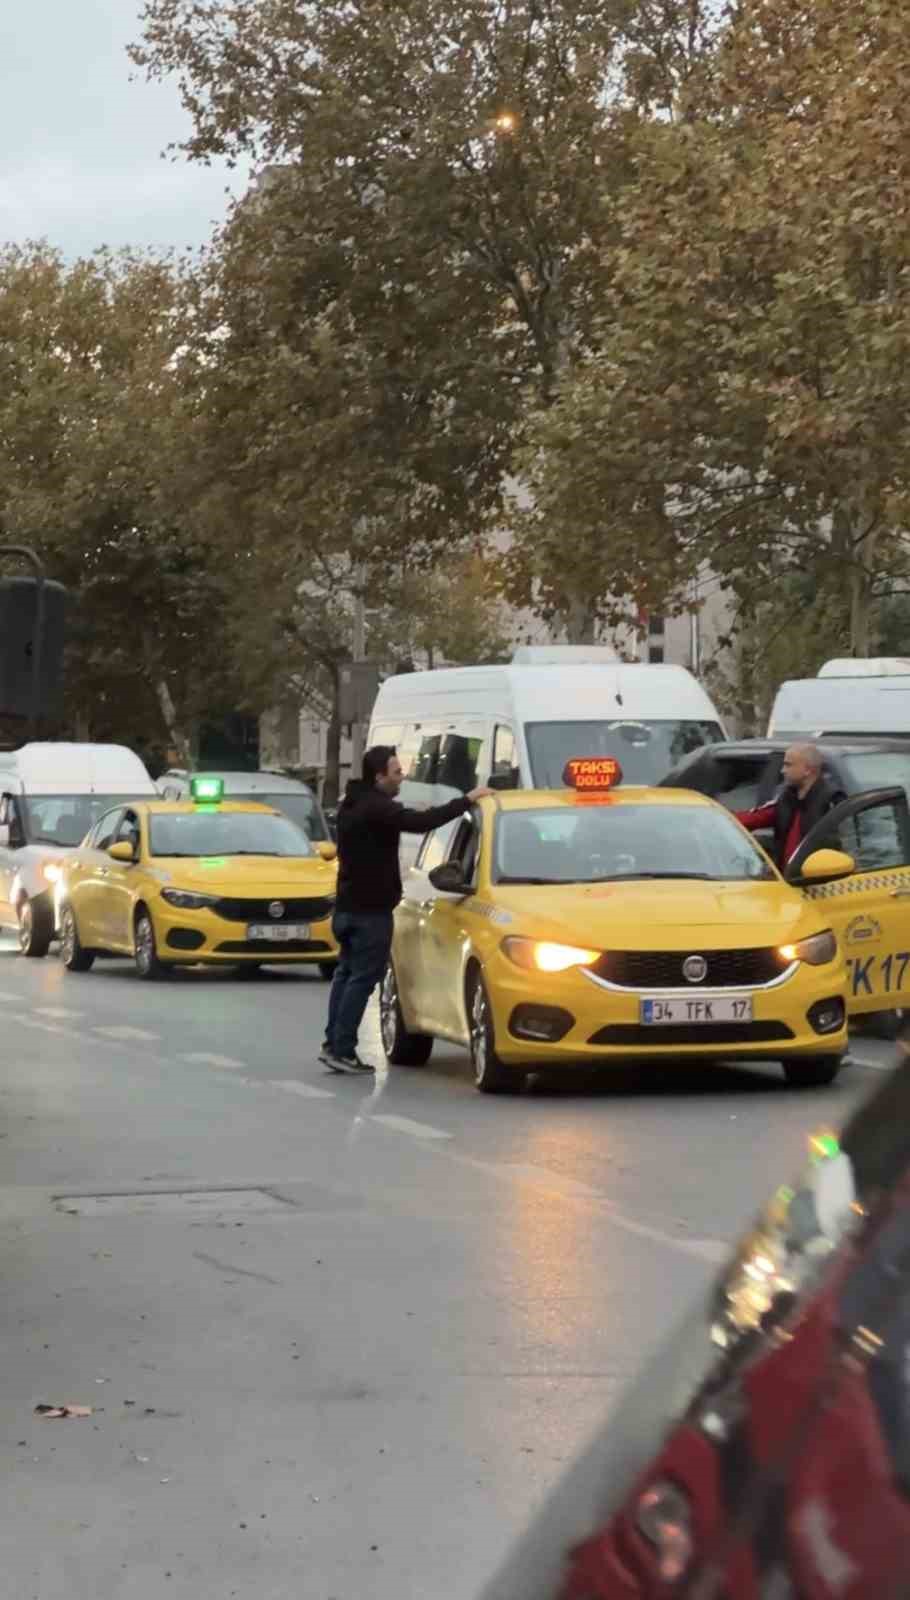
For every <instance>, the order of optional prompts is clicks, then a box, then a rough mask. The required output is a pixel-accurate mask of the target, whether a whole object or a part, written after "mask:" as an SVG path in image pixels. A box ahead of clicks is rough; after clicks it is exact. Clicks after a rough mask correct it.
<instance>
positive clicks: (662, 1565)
mask: <svg viewBox="0 0 910 1600" xmlns="http://www.w3.org/2000/svg"><path fill="white" fill-rule="evenodd" d="M635 1523H636V1526H637V1528H638V1531H639V1533H640V1534H641V1535H642V1537H643V1538H644V1539H647V1541H648V1543H649V1545H651V1546H652V1548H653V1549H654V1551H655V1553H656V1555H657V1571H658V1575H659V1576H660V1577H661V1578H662V1579H663V1581H664V1582H665V1583H678V1582H679V1579H680V1578H682V1577H684V1576H685V1574H686V1572H687V1570H688V1568H689V1566H690V1565H691V1562H692V1557H693V1555H694V1554H695V1540H694V1537H693V1533H692V1514H691V1511H690V1508H689V1501H688V1499H687V1497H686V1496H685V1494H684V1493H683V1491H682V1489H679V1488H677V1486H676V1484H675V1483H670V1482H668V1481H666V1480H662V1481H661V1482H660V1483H653V1484H651V1486H650V1488H648V1489H645V1490H644V1491H643V1492H642V1494H641V1495H640V1496H639V1500H638V1505H637V1507H636V1511H635Z"/></svg>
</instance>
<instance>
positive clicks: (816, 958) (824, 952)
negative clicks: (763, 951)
mask: <svg viewBox="0 0 910 1600" xmlns="http://www.w3.org/2000/svg"><path fill="white" fill-rule="evenodd" d="M777 953H778V955H780V956H783V958H784V960H785V961H805V962H807V963H808V965H809V966H810V967H823V966H825V965H826V964H827V963H828V962H829V961H833V960H834V958H835V956H836V955H837V940H836V938H835V937H834V934H833V933H832V932H831V929H830V928H826V929H825V931H824V933H813V935H812V937H811V938H809V939H800V940H799V941H798V942H797V943H796V944H782V945H780V947H779V949H778V952H777Z"/></svg>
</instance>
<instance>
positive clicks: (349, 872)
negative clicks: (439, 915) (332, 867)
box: [319, 744, 492, 1072]
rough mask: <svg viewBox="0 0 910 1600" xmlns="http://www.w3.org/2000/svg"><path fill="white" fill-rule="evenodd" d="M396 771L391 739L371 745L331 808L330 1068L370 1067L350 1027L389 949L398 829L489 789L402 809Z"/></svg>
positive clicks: (438, 821)
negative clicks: (333, 949)
mask: <svg viewBox="0 0 910 1600" xmlns="http://www.w3.org/2000/svg"><path fill="white" fill-rule="evenodd" d="M402 782H403V775H402V771H401V762H400V761H399V759H398V757H397V755H396V754H395V750H394V747H393V746H392V745H383V744H379V745H374V747H373V749H372V750H368V751H367V752H366V755H365V756H364V758H363V777H362V778H360V779H356V778H352V780H351V782H350V783H349V784H348V786H347V791H346V793H345V797H344V800H343V801H342V803H341V806H340V808H339V812H338V861H339V868H338V898H337V900H336V903H335V917H334V921H333V924H332V926H333V929H334V933H335V938H336V939H337V940H338V943H339V945H340V946H341V958H340V960H339V962H338V966H337V968H336V970H335V977H334V979H333V981H332V990H331V994H330V995H329V1016H328V1022H327V1024H326V1037H325V1043H324V1044H323V1047H322V1050H321V1051H320V1055H319V1059H320V1061H322V1062H323V1063H324V1065H325V1066H327V1067H330V1068H331V1069H332V1071H333V1072H372V1071H373V1068H372V1067H371V1066H368V1065H367V1063H366V1062H364V1061H361V1059H360V1057H359V1056H358V1054H357V1033H358V1030H359V1028H360V1023H361V1021H362V1018H363V1013H364V1011H365V1010H366V1006H367V1001H368V1000H369V998H370V995H371V994H372V992H373V990H374V989H375V987H376V985H377V983H379V981H380V980H381V978H382V975H383V973H384V972H385V969H386V964H387V962H388V959H389V951H390V950H391V947H392V913H393V911H394V910H395V907H396V906H397V904H398V902H399V900H400V899H401V868H400V865H399V854H398V852H399V844H400V840H401V835H402V834H403V833H431V832H432V831H433V829H434V828H441V827H442V826H443V824H444V823H446V822H451V821H452V820H453V819H454V818H455V817H459V816H461V814H462V812H464V811H468V810H470V808H471V806H472V805H473V804H474V802H475V801H476V800H481V799H482V798H483V796H484V795H487V794H491V793H492V790H490V789H472V790H471V792H470V794H466V795H459V796H458V797H457V798H456V799H454V800H449V801H447V802H446V804H445V805H442V806H432V807H431V808H430V809H429V810H427V811H410V810H408V809H407V807H405V806H403V805H401V804H400V803H399V801H398V799H397V796H398V792H399V790H400V789H401V785H402Z"/></svg>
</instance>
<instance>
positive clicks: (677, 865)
mask: <svg viewBox="0 0 910 1600" xmlns="http://www.w3.org/2000/svg"><path fill="white" fill-rule="evenodd" d="M569 767H570V768H571V769H572V770H571V771H569V770H568V769H567V787H566V788H565V789H561V790H554V791H552V792H541V791H532V790H523V791H514V792H509V793H503V794H498V795H495V796H493V797H492V798H489V799H486V800H484V801H483V802H482V803H481V804H480V805H479V806H477V807H475V808H474V812H473V814H472V815H470V816H467V817H465V818H464V819H460V820H459V821H457V822H456V823H453V824H450V825H449V827H448V828H447V829H442V830H439V832H438V833H437V834H435V835H431V836H430V837H429V838H428V839H427V840H426V842H425V844H424V846H423V849H422V851H421V853H420V855H419V856H418V859H417V863H416V865H415V867H414V868H413V869H412V870H411V872H410V873H409V874H408V877H407V880H406V883H405V894H404V899H403V902H402V904H401V905H400V906H399V908H398V911H397V912H396V920H395V936H394V943H393V949H392V957H391V962H390V965H389V968H388V971H387V973H386V977H385V981H384V985H383V988H382V993H381V1021H382V1034H383V1042H384V1046H385V1050H386V1053H387V1055H388V1057H389V1059H390V1060H391V1061H392V1062H393V1063H400V1064H403V1065H404V1064H408V1065H412V1066H415V1065H422V1064H423V1063H424V1062H425V1061H427V1060H428V1058H429V1055H430V1051H431V1049H432V1045H433V1040H434V1039H436V1038H441V1039H448V1040H452V1041H456V1042H457V1043H460V1044H463V1045H467V1047H468V1048H469V1050H470V1053H471V1058H472V1063H473V1068H474V1076H475V1081H476V1084H477V1087H478V1088H479V1089H481V1090H483V1091H486V1092H497V1091H505V1090H510V1089H515V1088H517V1087H518V1086H519V1085H520V1083H521V1082H522V1080H523V1078H524V1076H525V1075H526V1073H527V1072H529V1071H533V1070H535V1069H540V1068H553V1067H558V1066H560V1065H569V1064H571V1063H574V1062H586V1063H591V1062H610V1061H617V1060H619V1059H629V1058H632V1059H636V1058H640V1059H645V1060H646V1059H661V1058H664V1059H666V1058H670V1059H679V1058H681V1057H686V1056H693V1057H706V1056H707V1057H714V1058H724V1059H727V1060H729V1059H735V1058H748V1059H751V1060H755V1059H765V1060H768V1059H770V1060H774V1061H779V1062H780V1063H781V1064H782V1065H783V1068H784V1072H785V1074H786V1076H787V1078H788V1080H789V1081H790V1082H792V1083H794V1084H799V1085H805V1086H809V1085H816V1084H826V1083H830V1082H832V1081H833V1079H834V1077H835V1076H836V1074H837V1072H838V1069H839V1067H840V1063H841V1058H842V1056H843V1054H844V1052H845V1050H846V1045H847V1014H848V1008H849V1009H850V1010H853V1009H863V1008H864V1007H865V1008H866V1009H868V1006H869V1004H872V1003H874V1002H872V1001H869V1000H864V998H863V995H862V993H861V994H860V995H859V997H857V995H856V990H857V985H856V982H855V979H854V976H853V975H854V972H855V968H856V959H857V958H856V955H855V953H854V951H853V946H852V944H851V940H852V938H853V934H854V932H856V933H858V934H859V933H861V932H862V927H863V926H865V925H867V924H871V925H873V926H874V928H877V930H878V934H877V938H878V944H879V965H882V964H883V965H884V968H886V969H887V970H888V972H889V973H895V974H896V973H897V972H898V970H899V971H900V972H901V974H902V975H903V976H902V979H901V981H902V983H903V992H898V991H897V990H896V989H894V992H893V993H892V995H891V997H890V1004H892V1005H899V1004H906V1003H907V998H910V975H908V972H907V969H908V966H910V956H908V955H907V954H906V952H901V951H899V950H898V949H897V945H899V944H900V943H901V942H902V941H903V942H905V943H910V936H905V934H904V933H903V932H902V929H903V928H904V927H905V925H906V917H905V915H904V914H903V913H902V911H901V907H900V905H899V904H898V903H896V902H895V899H894V895H895V894H896V893H897V892H898V891H895V889H894V881H895V878H896V879H897V880H899V881H902V882H903V883H904V884H905V890H906V892H910V825H908V817H907V807H906V802H905V801H903V800H900V799H899V798H898V797H897V796H896V794H895V793H890V794H888V795H885V796H884V798H882V796H878V797H876V796H872V797H871V799H870V797H854V799H853V800H851V801H849V802H846V803H845V806H844V807H842V808H839V810H843V811H844V813H845V816H846V814H847V813H849V817H847V821H848V822H850V824H851V826H852V827H853V830H854V833H855V832H856V829H857V827H858V825H859V823H860V822H862V824H863V830H862V838H864V839H866V840H867V841H871V842H872V844H874V846H875V849H874V851H873V854H874V856H875V860H876V861H879V860H880V859H881V857H882V851H883V850H885V851H887V850H888V849H889V848H890V849H891V851H892V854H895V852H896V855H895V860H896V862H897V864H896V865H895V866H894V867H893V868H892V870H891V872H890V873H889V874H884V873H881V872H872V871H869V872H863V871H862V870H861V867H862V863H861V862H860V863H858V862H857V861H856V860H855V859H854V858H853V857H852V856H851V855H849V854H847V853H846V852H845V851H843V850H841V849H833V848H830V844H831V838H832V834H831V826H832V824H831V823H830V820H829V822H828V823H826V825H825V826H826V828H827V832H826V833H825V832H819V835H818V839H817V841H814V840H813V839H812V837H811V836H810V838H809V839H808V840H806V841H805V844H804V848H803V849H802V850H801V852H800V855H801V861H800V864H799V872H798V873H795V874H794V878H795V879H796V880H797V881H794V882H786V881H784V879H783V878H782V876H781V875H780V873H779V872H778V871H777V870H776V868H775V867H774V866H773V865H772V864H771V862H770V861H769V859H768V857H767V856H766V855H765V854H764V852H763V851H762V850H761V849H760V848H759V847H758V846H757V845H756V844H755V842H754V841H753V840H752V838H751V836H750V835H749V834H748V833H747V832H746V831H745V829H744V828H742V827H741V826H740V824H739V823H738V822H737V821H736V820H735V819H734V818H733V817H732V816H731V815H730V813H729V812H728V811H726V810H725V809H724V808H723V807H722V806H720V805H718V804H716V803H715V802H714V801H711V800H708V799H706V798H704V797H703V796H701V795H697V794H693V793H690V792H688V791H683V790H671V789H644V788H628V789H626V788H623V787H621V786H619V787H616V786H615V783H616V779H617V771H616V764H615V762H610V761H607V762H600V763H596V762H595V763H584V762H577V763H570V764H569ZM585 767H589V768H591V771H590V772H588V774H587V777H586V774H585V770H584V769H585ZM592 774H593V775H592ZM620 776H621V775H620ZM876 801H877V804H878V811H876V809H875V805H874V804H873V802H876ZM860 812H864V813H868V815H863V816H860V815H859V813H860ZM889 819H890V820H889ZM895 819H896V820H895ZM836 822H837V817H836V816H835V818H834V823H835V824H836ZM892 825H893V828H894V829H895V830H896V839H897V842H896V843H895V844H894V845H893V846H890V845H889V844H888V840H890V837H891V835H890V833H889V832H888V829H889V828H890V827H892ZM845 826H846V823H845ZM848 831H849V830H848ZM839 839H840V835H838V834H837V832H836V828H835V833H834V842H835V843H838V842H839ZM876 852H877V853H876ZM889 897H890V898H889ZM857 913H860V915H859V916H857ZM889 952H890V954H889ZM899 959H900V963H901V964H900V967H898V965H896V964H895V963H897V962H898V960H899ZM848 960H849V963H850V966H849V969H848ZM864 960H866V961H867V962H871V961H872V956H871V955H870V954H869V953H867V952H865V951H864ZM889 981H890V982H892V985H894V984H896V981H897V980H896V979H895V978H889ZM905 994H906V995H907V998H905ZM878 1003H879V1004H880V1003H881V1002H878Z"/></svg>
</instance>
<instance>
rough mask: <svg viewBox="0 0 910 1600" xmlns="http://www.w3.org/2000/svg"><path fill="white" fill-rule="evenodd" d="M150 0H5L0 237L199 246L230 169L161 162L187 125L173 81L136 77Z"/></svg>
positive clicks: (63, 244)
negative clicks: (134, 62)
mask: <svg viewBox="0 0 910 1600" xmlns="http://www.w3.org/2000/svg"><path fill="white" fill-rule="evenodd" d="M140 8H141V7H140V0H24V3H22V0H0V242H9V241H11V240H20V241H21V240H23V239H27V238H33V239H36V238H47V239H48V240H49V241H50V242H51V243H53V244H56V245H59V246H60V248H61V249H63V250H64V251H65V252H66V253H67V255H70V256H73V255H78V254H82V253H87V252H89V251H91V250H94V249H95V248H96V247H97V246H98V245H102V244H107V245H114V246H116V245H124V244H132V245H147V246H154V247H155V248H157V249H164V248H168V247H170V246H175V247H177V248H178V249H183V248H185V247H186V246H187V245H192V246H195V245H198V244H201V243H203V242H204V241H205V239H206V238H207V237H208V236H209V234H210V232H211V228H212V224H213V221H217V220H220V218H221V217H222V216H223V214H224V210H225V207H226V204H227V201H226V198H225V194H224V190H225V185H226V184H228V183H232V184H233V185H234V186H235V188H237V187H240V186H241V183H242V180H241V179H240V178H239V177H238V176H237V174H231V173H229V172H228V171H227V170H226V169H225V168H224V167H219V168H215V167H212V168H206V167H200V166H196V165H190V164H189V163H188V162H186V161H185V160H184V159H183V158H182V157H181V158H180V159H179V160H178V162H177V164H176V165H175V164H173V162H172V159H171V158H168V159H166V160H164V161H162V160H161V156H160V152H161V151H162V150H163V149H164V147H165V145H166V144H168V143H169V142H170V140H172V139H180V138H182V137H183V136H184V132H185V129H186V127H187V121H186V118H185V116H184V113H183V111H182V109H181V106H180V102H179V99H178V96H177V91H176V88H174V87H173V86H172V85H170V84H169V85H165V86H161V85H157V84H146V83H144V82H135V83H130V71H131V63H130V62H129V60H128V59H127V56H126V50H125V47H126V45H127V43H129V42H132V41H133V40H135V39H136V38H137V37H138V34H139V25H138V20H137V19H138V15H139V11H140Z"/></svg>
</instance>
